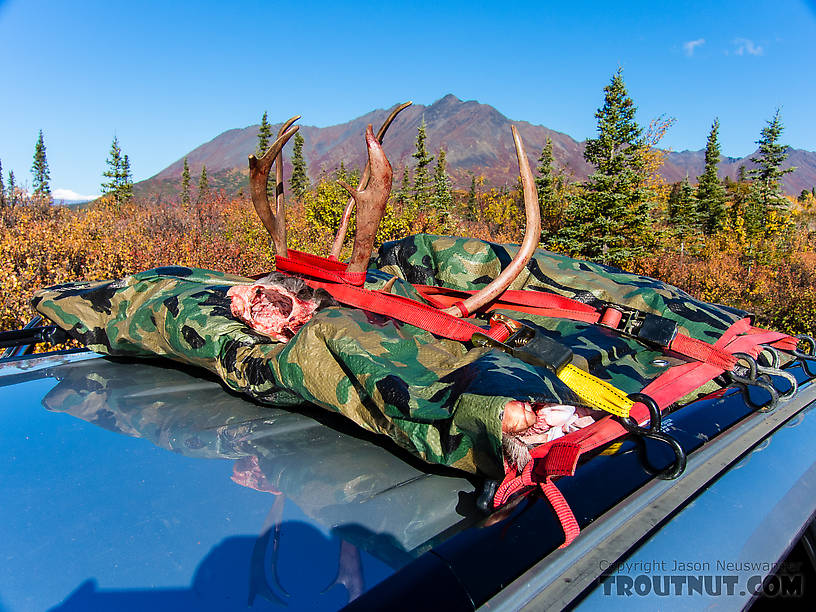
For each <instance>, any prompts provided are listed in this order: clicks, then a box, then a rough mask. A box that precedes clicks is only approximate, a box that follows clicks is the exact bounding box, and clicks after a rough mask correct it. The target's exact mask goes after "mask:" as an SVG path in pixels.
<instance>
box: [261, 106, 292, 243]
mask: <svg viewBox="0 0 816 612" xmlns="http://www.w3.org/2000/svg"><path fill="white" fill-rule="evenodd" d="M295 119H296V117H295V118H293V119H291V120H290V121H289V122H288V124H289V125H290V126H291V125H292V122H294V120H295ZM298 129H299V126H295V127H289V128H287V129H286V130H285V131H284V132H283V133H282V134H280V135H279V136H278V139H277V140H276V141H275V142H274V143H273V144H272V146H271V147H269V149H268V150H267V151H266V153H264V154H263V156H262V157H261V158H260V159H258V158H257V157H255V156H254V155H250V156H249V190H250V194H251V195H252V205H253V206H254V207H255V212H257V213H258V216H259V217H260V218H261V223H263V226H264V227H265V228H266V231H268V232H269V235H270V236H272V242H273V243H274V244H275V254H276V255H282V256H284V257H286V255H287V250H286V210H285V209H284V208H283V207H280V208H276V210H275V211H274V212H273V211H272V207H271V206H270V204H269V197H268V196H267V194H266V182H267V180H268V179H269V171H270V169H271V168H272V164H273V163H274V162H275V161H276V159H279V158H278V156H279V155H280V152H281V151H282V150H283V146H284V145H285V144H286V143H287V141H288V140H289V139H290V138H291V137H292V135H293V134H294V133H295V132H297V131H298ZM277 165H278V167H280V166H281V164H280V162H278V164H277Z"/></svg>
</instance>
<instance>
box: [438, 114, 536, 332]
mask: <svg viewBox="0 0 816 612" xmlns="http://www.w3.org/2000/svg"><path fill="white" fill-rule="evenodd" d="M511 127H512V130H513V142H514V143H515V145H516V156H517V157H518V163H519V174H520V175H521V186H522V191H523V192H524V213H525V215H526V217H527V222H526V227H525V228H524V240H523V241H522V243H521V247H519V250H518V253H516V256H515V257H514V258H513V260H512V261H511V262H510V263H509V264H508V266H507V267H506V268H505V269H504V270H502V272H501V274H499V275H498V276H497V277H496V278H494V279H493V280H492V281H491V282H490V283H489V284H488V285H487V286H486V287H484V288H483V289H482V290H481V291H479V292H478V293H475V294H474V295H472V296H470V297H469V298H468V299H466V300H465V301H464V303H463V304H461V308H460V307H459V306H451V307H450V308H446V309H445V310H444V312H446V313H448V314H452V315H455V316H457V317H461V316H463V315H465V316H466V314H465V313H470V312H476V311H477V310H478V309H479V308H481V307H482V306H484V305H485V304H487V303H488V302H492V301H493V300H495V299H496V298H497V297H499V296H500V295H501V294H502V293H504V291H505V290H506V289H507V287H509V286H510V284H511V283H512V282H513V281H514V280H516V278H518V275H519V274H521V271H522V270H523V269H524V267H525V266H526V265H527V263H528V262H529V261H530V258H531V257H532V256H533V253H534V252H535V250H536V247H538V241H539V237H540V236H541V214H540V211H539V209H538V192H537V191H536V186H535V180H534V179H533V173H532V171H531V170H530V162H529V161H528V160H527V154H526V153H525V152H524V144H523V143H522V142H521V136H519V133H518V130H517V129H516V126H515V125H514V126H511Z"/></svg>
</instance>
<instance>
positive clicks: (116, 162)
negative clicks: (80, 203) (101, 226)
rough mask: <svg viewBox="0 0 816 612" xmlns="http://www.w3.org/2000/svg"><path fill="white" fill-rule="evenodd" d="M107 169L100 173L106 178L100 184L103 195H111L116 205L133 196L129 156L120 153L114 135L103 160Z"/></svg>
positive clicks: (120, 150) (117, 141) (117, 140)
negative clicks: (105, 158) (109, 148)
mask: <svg viewBox="0 0 816 612" xmlns="http://www.w3.org/2000/svg"><path fill="white" fill-rule="evenodd" d="M105 163H106V164H107V165H108V168H107V170H105V171H104V172H103V173H102V176H104V177H105V178H106V179H108V180H107V181H106V182H103V183H102V185H101V186H100V187H101V189H102V195H103V196H111V197H112V198H113V202H114V203H115V204H116V206H117V207H119V206H121V205H122V204H124V203H125V202H127V201H128V200H130V198H132V197H133V175H132V174H131V171H130V158H129V157H128V156H127V155H125V156H123V155H122V148H121V147H120V146H119V139H118V138H117V137H116V136H114V137H113V142H112V143H111V150H110V153H109V154H108V159H107V160H106V162H105Z"/></svg>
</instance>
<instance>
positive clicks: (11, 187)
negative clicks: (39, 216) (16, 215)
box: [7, 170, 17, 208]
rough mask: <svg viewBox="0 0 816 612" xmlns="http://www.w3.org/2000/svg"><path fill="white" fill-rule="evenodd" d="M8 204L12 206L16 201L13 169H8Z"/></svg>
mask: <svg viewBox="0 0 816 612" xmlns="http://www.w3.org/2000/svg"><path fill="white" fill-rule="evenodd" d="M7 202H8V205H9V206H10V207H11V208H14V205H15V204H16V203H17V185H16V184H15V183H14V171H13V170H9V184H8V199H7Z"/></svg>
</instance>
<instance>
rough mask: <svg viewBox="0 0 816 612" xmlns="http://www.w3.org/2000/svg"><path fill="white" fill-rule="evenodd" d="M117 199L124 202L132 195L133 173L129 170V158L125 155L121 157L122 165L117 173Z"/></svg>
mask: <svg viewBox="0 0 816 612" xmlns="http://www.w3.org/2000/svg"><path fill="white" fill-rule="evenodd" d="M117 193H118V196H119V201H120V202H122V203H124V202H127V201H128V200H130V199H131V198H132V197H133V174H132V173H131V171H130V158H129V157H128V156H127V155H125V156H124V157H123V158H122V167H121V172H120V174H119V189H118V192H117Z"/></svg>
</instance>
